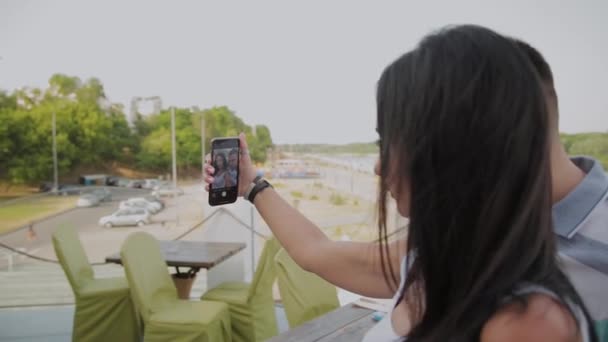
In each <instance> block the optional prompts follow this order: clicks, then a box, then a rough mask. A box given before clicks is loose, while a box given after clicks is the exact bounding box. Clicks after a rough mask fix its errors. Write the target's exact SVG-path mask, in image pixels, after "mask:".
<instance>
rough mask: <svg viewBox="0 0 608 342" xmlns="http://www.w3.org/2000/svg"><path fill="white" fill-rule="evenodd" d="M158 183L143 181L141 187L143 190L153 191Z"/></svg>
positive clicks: (150, 180)
mask: <svg viewBox="0 0 608 342" xmlns="http://www.w3.org/2000/svg"><path fill="white" fill-rule="evenodd" d="M159 183H160V182H159V181H158V179H151V178H149V179H144V183H143V185H142V186H141V187H142V188H143V189H154V187H155V186H157V185H158V184H159Z"/></svg>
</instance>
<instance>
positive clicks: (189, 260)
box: [106, 241, 246, 299]
mask: <svg viewBox="0 0 608 342" xmlns="http://www.w3.org/2000/svg"><path fill="white" fill-rule="evenodd" d="M159 243H160V250H161V253H162V254H163V257H164V258H165V261H166V262H167V265H168V266H171V267H175V270H176V273H174V274H173V275H172V276H173V280H174V281H175V286H176V287H177V290H178V294H179V297H180V298H182V299H189V298H190V289H191V288H192V283H193V282H194V279H195V278H196V274H197V273H198V271H199V270H200V269H201V268H204V269H206V270H207V289H211V288H214V287H216V286H217V285H219V284H221V283H223V282H226V281H244V273H245V272H244V264H243V256H242V255H240V254H239V252H240V251H242V250H243V249H245V247H246V245H245V244H244V243H233V242H199V241H159ZM237 254H238V255H237ZM106 262H112V263H116V264H122V260H121V259H120V253H116V254H113V255H110V256H108V257H106ZM180 267H187V268H188V270H187V271H186V272H183V271H181V270H180Z"/></svg>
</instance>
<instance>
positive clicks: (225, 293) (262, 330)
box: [201, 238, 281, 341]
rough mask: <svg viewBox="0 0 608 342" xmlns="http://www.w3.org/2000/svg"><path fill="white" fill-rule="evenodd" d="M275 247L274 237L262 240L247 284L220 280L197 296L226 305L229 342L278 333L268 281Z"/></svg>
mask: <svg viewBox="0 0 608 342" xmlns="http://www.w3.org/2000/svg"><path fill="white" fill-rule="evenodd" d="M279 248H281V246H280V245H279V242H278V241H277V240H276V239H274V238H272V239H270V240H268V241H266V243H265V244H264V249H263V250H262V254H261V255H260V259H259V261H258V267H257V269H256V271H255V274H254V276H253V280H252V282H251V284H247V283H243V282H226V283H222V284H220V285H219V286H217V287H215V288H213V289H211V290H209V291H207V292H206V293H205V294H204V295H203V297H202V298H201V299H206V300H215V301H221V302H224V303H227V304H228V305H229V307H230V320H231V322H232V340H233V341H265V340H267V339H269V338H271V337H273V336H275V335H277V334H278V328H277V319H276V315H275V311H274V300H273V298H272V284H273V283H274V281H275V279H276V272H275V269H274V256H275V254H276V253H277V252H278V250H279Z"/></svg>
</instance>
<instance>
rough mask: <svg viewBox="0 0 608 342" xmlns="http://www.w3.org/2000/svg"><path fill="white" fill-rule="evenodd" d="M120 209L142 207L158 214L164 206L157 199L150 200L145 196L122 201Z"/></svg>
mask: <svg viewBox="0 0 608 342" xmlns="http://www.w3.org/2000/svg"><path fill="white" fill-rule="evenodd" d="M119 208H120V209H130V208H142V209H146V210H147V211H149V212H150V213H151V214H156V213H158V212H159V211H161V210H162V209H163V206H162V205H161V204H160V203H158V202H156V201H148V200H146V199H145V198H143V197H134V198H129V199H128V200H126V201H122V202H120V205H119Z"/></svg>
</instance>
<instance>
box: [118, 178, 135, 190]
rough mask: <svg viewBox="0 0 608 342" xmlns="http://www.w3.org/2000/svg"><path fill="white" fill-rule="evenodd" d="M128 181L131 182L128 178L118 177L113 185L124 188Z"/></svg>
mask: <svg viewBox="0 0 608 342" xmlns="http://www.w3.org/2000/svg"><path fill="white" fill-rule="evenodd" d="M129 183H131V180H130V179H129V178H118V179H117V180H116V185H115V186H118V187H122V188H126V187H128V186H129Z"/></svg>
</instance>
